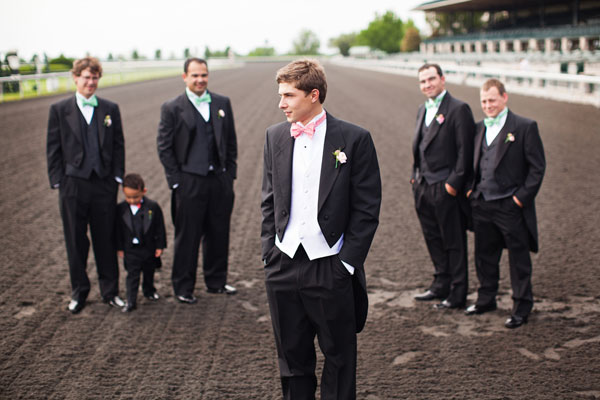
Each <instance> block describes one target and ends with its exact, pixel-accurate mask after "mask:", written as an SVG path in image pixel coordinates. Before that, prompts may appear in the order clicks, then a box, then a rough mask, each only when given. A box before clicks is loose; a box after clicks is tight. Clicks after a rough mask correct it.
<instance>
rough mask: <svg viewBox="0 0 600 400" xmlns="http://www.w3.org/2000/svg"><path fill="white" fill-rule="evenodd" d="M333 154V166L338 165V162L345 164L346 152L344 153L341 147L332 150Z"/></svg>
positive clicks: (346, 159)
mask: <svg viewBox="0 0 600 400" xmlns="http://www.w3.org/2000/svg"><path fill="white" fill-rule="evenodd" d="M333 155H334V156H335V167H336V168H337V167H338V163H339V164H346V161H348V157H346V153H344V152H343V151H342V149H337V150H336V151H334V152H333Z"/></svg>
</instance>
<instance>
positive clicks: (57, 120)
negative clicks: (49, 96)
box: [46, 96, 125, 187]
mask: <svg viewBox="0 0 600 400" xmlns="http://www.w3.org/2000/svg"><path fill="white" fill-rule="evenodd" d="M80 115H81V111H80V110H79V107H78V106H77V100H76V98H75V96H72V97H69V98H67V99H65V100H62V101H59V102H58V103H54V104H52V105H51V106H50V116H49V118H48V136H47V143H46V156H47V159H48V178H49V179H50V186H51V187H55V186H56V185H57V184H59V183H60V181H61V180H62V177H63V176H64V175H65V169H66V165H67V164H70V165H71V166H73V167H75V168H79V167H80V166H81V163H82V162H83V157H84V156H85V154H84V147H83V142H82V140H83V139H82V137H81V135H82V134H83V132H81V122H80V121H81V119H80V118H81V117H80ZM107 116H108V117H109V119H110V126H108V125H109V124H108V123H105V121H106V117H107ZM93 118H95V119H96V121H97V122H98V135H99V137H98V143H99V145H100V157H101V159H102V162H103V163H104V165H105V166H109V170H110V171H111V174H110V176H111V177H118V178H122V177H123V172H124V170H125V140H124V138H123V127H122V125H121V113H120V111H119V106H118V105H117V104H115V103H113V102H111V101H108V100H105V99H102V98H100V97H98V106H97V107H95V109H94V116H93Z"/></svg>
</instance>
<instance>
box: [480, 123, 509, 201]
mask: <svg viewBox="0 0 600 400" xmlns="http://www.w3.org/2000/svg"><path fill="white" fill-rule="evenodd" d="M499 137H500V134H498V136H496V138H495V139H494V140H493V141H492V143H491V144H490V145H489V146H488V144H487V141H486V140H485V134H484V137H483V140H482V141H481V154H480V158H479V173H478V174H477V184H476V185H475V191H474V193H473V195H475V196H476V197H477V196H479V194H480V193H481V195H482V196H483V199H484V200H486V201H492V200H499V199H504V198H506V197H510V196H512V195H513V194H514V193H515V192H516V191H517V188H516V187H510V188H507V189H502V188H501V187H500V186H499V185H498V182H496V177H495V176H494V163H495V161H496V157H497V154H498V149H499V148H500V146H498V141H499V140H500V139H499Z"/></svg>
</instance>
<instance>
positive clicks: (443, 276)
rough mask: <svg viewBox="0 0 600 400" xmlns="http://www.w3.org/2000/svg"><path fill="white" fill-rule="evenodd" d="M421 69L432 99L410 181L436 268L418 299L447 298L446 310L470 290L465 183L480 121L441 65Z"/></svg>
mask: <svg viewBox="0 0 600 400" xmlns="http://www.w3.org/2000/svg"><path fill="white" fill-rule="evenodd" d="M418 72H419V87H420V89H421V92H422V93H423V94H424V95H425V96H426V97H427V101H426V102H425V104H423V105H421V107H419V112H418V114H417V125H416V128H415V138H414V141H413V157H414V164H413V169H412V176H411V179H410V182H411V184H412V189H413V194H414V198H415V208H416V211H417V216H418V217H419V221H420V223H421V228H422V230H423V236H424V237H425V243H426V244H427V249H428V250H429V255H430V256H431V260H432V261H433V266H434V268H435V273H434V279H433V282H432V283H431V285H430V286H429V288H428V290H427V291H426V292H425V293H423V294H419V295H417V296H416V297H415V299H416V300H420V301H431V300H434V299H441V300H442V301H441V302H440V303H438V304H436V305H435V308H437V309H441V310H443V309H451V308H463V307H464V306H465V303H466V300H467V289H468V279H467V234H466V229H467V213H466V212H465V210H468V206H467V204H466V202H465V201H464V199H465V196H464V188H465V184H466V182H467V179H469V176H470V174H471V171H472V160H473V158H472V157H473V136H474V132H475V122H474V121H473V114H472V113H471V109H470V108H469V106H468V105H467V104H466V103H464V102H462V101H460V100H458V99H456V98H454V97H452V96H451V95H450V93H448V91H447V90H446V89H445V83H446V79H445V77H444V75H443V73H442V69H441V68H440V66H439V65H437V64H425V65H423V66H422V67H421V68H419V71H418Z"/></svg>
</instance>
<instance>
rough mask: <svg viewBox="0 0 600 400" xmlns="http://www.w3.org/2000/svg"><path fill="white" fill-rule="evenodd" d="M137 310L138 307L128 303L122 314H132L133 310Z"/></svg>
mask: <svg viewBox="0 0 600 400" xmlns="http://www.w3.org/2000/svg"><path fill="white" fill-rule="evenodd" d="M136 308H137V307H136V305H135V304H129V303H127V304H125V307H123V308H122V309H121V312H124V313H128V312H132V311H133V310H135V309H136Z"/></svg>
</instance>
